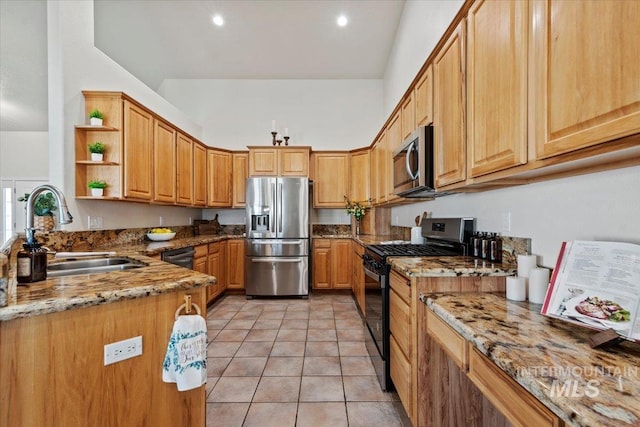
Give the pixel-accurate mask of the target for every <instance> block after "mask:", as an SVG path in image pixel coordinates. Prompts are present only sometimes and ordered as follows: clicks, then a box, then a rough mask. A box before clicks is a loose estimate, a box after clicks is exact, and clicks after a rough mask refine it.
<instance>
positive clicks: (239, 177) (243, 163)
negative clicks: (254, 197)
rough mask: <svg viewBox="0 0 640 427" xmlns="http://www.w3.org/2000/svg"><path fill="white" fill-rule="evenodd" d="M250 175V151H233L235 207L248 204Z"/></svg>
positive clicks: (233, 203) (233, 202) (233, 204)
mask: <svg viewBox="0 0 640 427" xmlns="http://www.w3.org/2000/svg"><path fill="white" fill-rule="evenodd" d="M248 176H249V153H233V201H232V206H233V207H234V208H242V207H245V206H246V203H247V199H246V197H245V191H246V187H247V177H248Z"/></svg>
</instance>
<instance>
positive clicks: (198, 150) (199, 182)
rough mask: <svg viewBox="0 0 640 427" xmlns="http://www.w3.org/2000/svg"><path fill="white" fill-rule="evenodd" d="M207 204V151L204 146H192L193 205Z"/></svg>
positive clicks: (197, 144)
mask: <svg viewBox="0 0 640 427" xmlns="http://www.w3.org/2000/svg"><path fill="white" fill-rule="evenodd" d="M206 204H207V149H206V148H205V146H204V145H202V144H200V143H197V142H194V144H193V205H194V206H206Z"/></svg>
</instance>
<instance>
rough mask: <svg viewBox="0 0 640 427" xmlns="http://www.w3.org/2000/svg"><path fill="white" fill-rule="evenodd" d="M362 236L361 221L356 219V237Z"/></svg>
mask: <svg viewBox="0 0 640 427" xmlns="http://www.w3.org/2000/svg"><path fill="white" fill-rule="evenodd" d="M359 235H360V220H359V219H356V236H359Z"/></svg>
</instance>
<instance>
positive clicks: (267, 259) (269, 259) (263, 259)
mask: <svg viewBox="0 0 640 427" xmlns="http://www.w3.org/2000/svg"><path fill="white" fill-rule="evenodd" d="M251 262H273V263H284V262H302V258H276V257H260V258H251Z"/></svg>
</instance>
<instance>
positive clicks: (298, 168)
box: [278, 148, 310, 176]
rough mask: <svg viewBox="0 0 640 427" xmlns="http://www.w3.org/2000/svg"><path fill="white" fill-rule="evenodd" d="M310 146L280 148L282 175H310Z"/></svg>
mask: <svg viewBox="0 0 640 427" xmlns="http://www.w3.org/2000/svg"><path fill="white" fill-rule="evenodd" d="M309 151H310V150H309V148H283V149H281V150H278V156H279V158H278V169H279V174H280V176H309V154H310V153H309Z"/></svg>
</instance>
